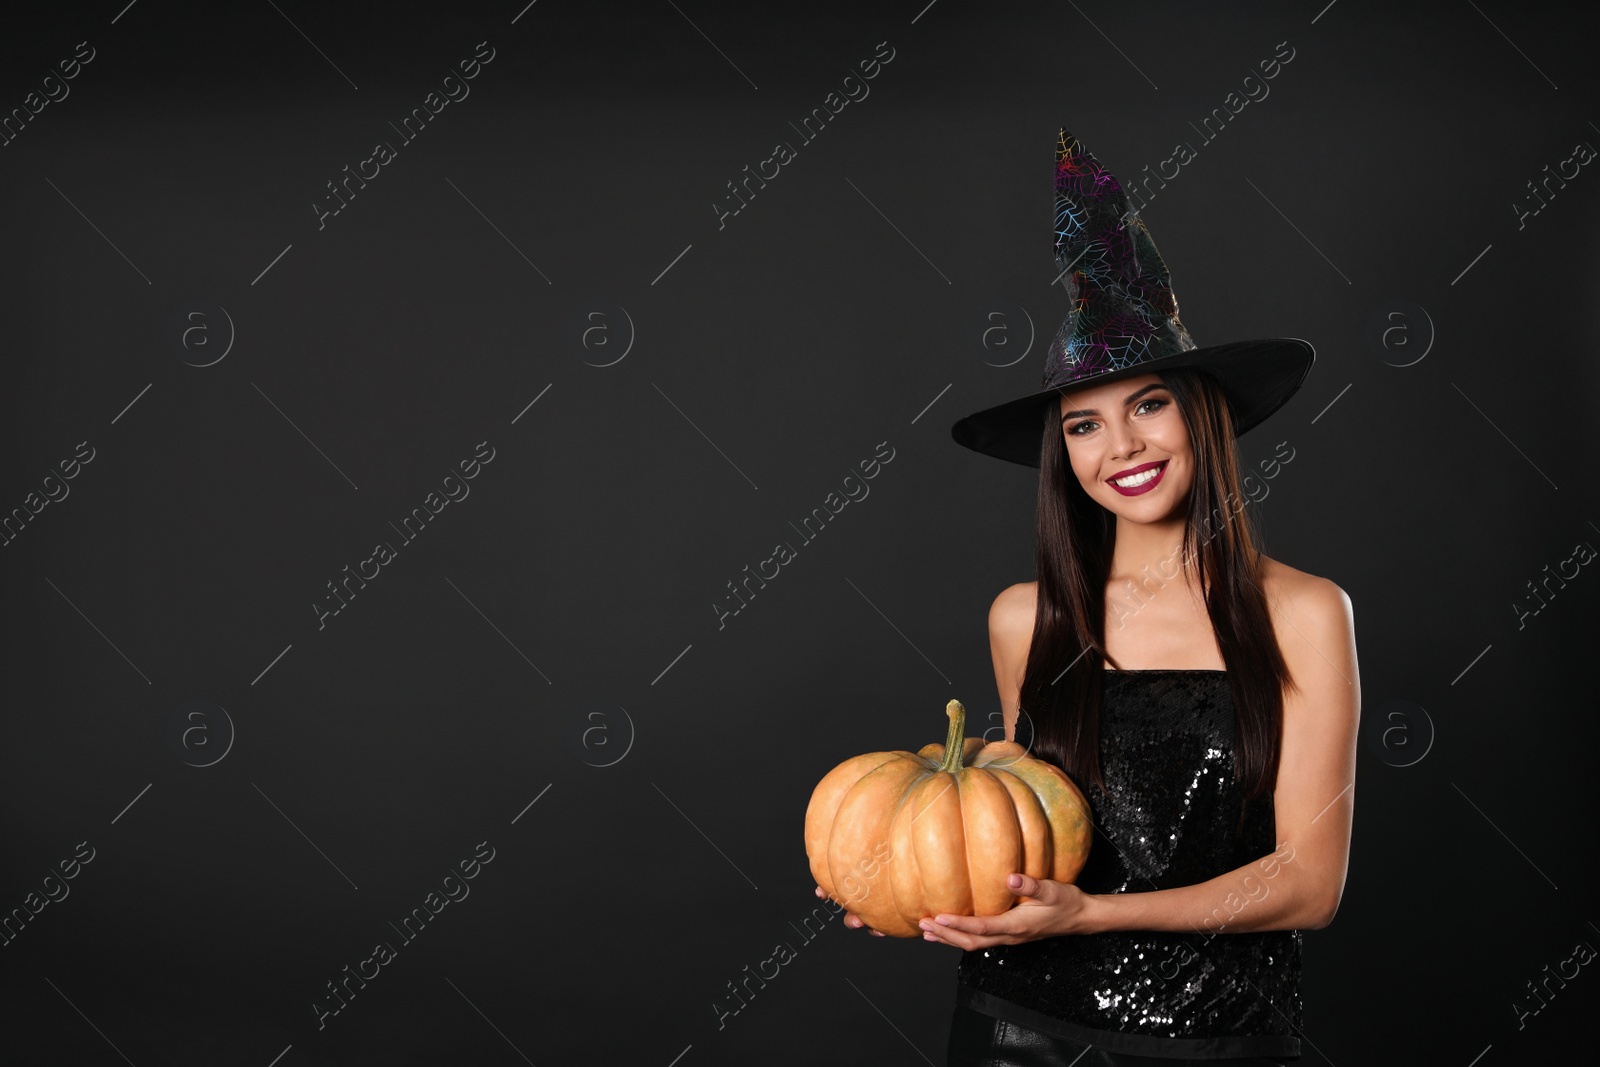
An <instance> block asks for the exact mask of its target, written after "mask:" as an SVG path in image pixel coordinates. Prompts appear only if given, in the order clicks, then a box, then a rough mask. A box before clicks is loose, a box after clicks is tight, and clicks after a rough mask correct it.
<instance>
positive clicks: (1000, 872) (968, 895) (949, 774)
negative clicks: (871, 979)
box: [805, 700, 1093, 937]
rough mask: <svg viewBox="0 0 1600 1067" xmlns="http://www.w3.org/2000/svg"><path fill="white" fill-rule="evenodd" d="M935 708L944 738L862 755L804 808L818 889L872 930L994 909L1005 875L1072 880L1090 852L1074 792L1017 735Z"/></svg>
mask: <svg viewBox="0 0 1600 1067" xmlns="http://www.w3.org/2000/svg"><path fill="white" fill-rule="evenodd" d="M966 714H967V712H966V708H964V707H963V706H962V704H961V702H960V701H959V700H952V701H950V702H949V703H948V704H947V705H945V715H946V716H947V717H948V718H949V720H950V721H949V732H948V734H947V735H946V739H945V743H944V744H942V745H941V744H937V743H935V744H929V745H925V746H923V747H922V748H921V749H920V750H919V751H917V752H907V751H903V750H896V751H893V752H869V753H867V754H866V755H864V756H855V757H852V758H851V759H847V760H845V761H844V762H843V763H841V764H839V765H838V766H837V767H835V768H834V769H833V770H831V771H829V772H828V773H827V775H825V776H824V777H823V779H822V781H821V782H819V783H818V784H817V787H816V789H815V790H814V791H813V792H812V794H811V802H810V803H809V804H808V805H807V806H806V825H805V835H806V855H807V857H808V858H809V859H810V861H811V874H812V877H814V878H815V879H816V882H817V884H818V885H820V886H821V887H822V888H823V890H824V891H826V892H827V894H828V896H829V897H830V898H832V899H833V900H834V901H836V902H837V903H839V904H842V905H844V907H845V908H846V909H847V910H849V911H850V912H852V913H854V914H855V915H857V916H859V917H860V918H861V920H862V921H863V922H865V923H866V924H867V925H868V926H870V927H872V928H873V929H875V930H878V931H881V932H882V933H885V934H888V935H891V936H894V937H916V936H919V935H920V934H921V933H922V931H921V929H920V928H919V927H918V925H917V923H918V922H919V921H920V920H921V919H923V918H924V917H926V916H929V915H937V914H940V913H941V912H944V913H949V914H952V915H979V916H982V915H999V914H1000V913H1002V912H1004V911H1007V910H1008V909H1010V908H1011V907H1012V906H1014V905H1015V904H1016V902H1017V896H1016V895H1015V894H1013V893H1012V892H1011V890H1010V888H1009V887H1008V886H1007V885H1006V878H1007V877H1008V876H1009V875H1010V874H1011V873H1012V872H1013V871H1020V872H1023V873H1025V874H1027V875H1029V876H1031V877H1033V878H1049V879H1052V880H1054V881H1058V882H1071V881H1072V880H1073V879H1074V878H1076V877H1077V876H1078V872H1079V871H1081V870H1082V869H1083V865H1084V863H1085V862H1086V861H1087V860H1088V858H1089V843H1090V840H1091V837H1092V834H1093V824H1092V822H1091V820H1090V817H1089V804H1088V801H1086V800H1085V799H1084V796H1083V793H1082V792H1081V791H1079V789H1078V787H1077V786H1076V785H1074V784H1073V782H1072V779H1070V778H1068V777H1067V776H1066V775H1065V774H1064V773H1062V771H1061V770H1060V769H1059V768H1057V767H1055V766H1053V765H1051V764H1049V763H1046V762H1044V761H1043V760H1037V759H1034V758H1032V757H1030V756H1029V755H1028V754H1027V751H1026V750H1025V749H1024V748H1023V747H1022V746H1021V745H1019V744H1017V743H1016V742H1015V741H993V742H989V743H987V744H986V743H985V742H984V741H983V739H982V738H979V737H964V734H963V731H964V730H965V728H966Z"/></svg>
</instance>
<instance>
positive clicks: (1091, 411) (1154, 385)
mask: <svg viewBox="0 0 1600 1067" xmlns="http://www.w3.org/2000/svg"><path fill="white" fill-rule="evenodd" d="M1166 387H1167V386H1166V383H1165V382H1151V383H1150V384H1149V385H1147V386H1145V387H1144V388H1143V389H1138V390H1135V391H1134V392H1131V393H1129V394H1128V395H1127V396H1126V397H1125V398H1124V399H1123V401H1122V406H1123V407H1127V406H1128V405H1129V404H1131V403H1133V402H1134V401H1135V400H1138V399H1139V398H1140V397H1141V396H1144V394H1146V393H1148V392H1149V391H1150V390H1152V389H1165V388H1166ZM1098 414H1100V412H1099V411H1098V410H1096V409H1095V408H1079V409H1078V410H1077V411H1068V412H1066V413H1064V414H1063V415H1062V416H1061V421H1062V422H1066V421H1067V420H1068V419H1071V418H1076V417H1077V416H1079V415H1098Z"/></svg>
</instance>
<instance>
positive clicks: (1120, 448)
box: [1104, 422, 1144, 462]
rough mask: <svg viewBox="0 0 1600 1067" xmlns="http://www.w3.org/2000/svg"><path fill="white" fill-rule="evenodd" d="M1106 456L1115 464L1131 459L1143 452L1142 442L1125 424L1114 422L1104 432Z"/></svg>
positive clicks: (1132, 429) (1131, 428)
mask: <svg viewBox="0 0 1600 1067" xmlns="http://www.w3.org/2000/svg"><path fill="white" fill-rule="evenodd" d="M1104 432H1105V435H1106V454H1107V456H1108V457H1109V458H1110V459H1112V460H1115V461H1117V462H1121V461H1123V460H1127V459H1132V458H1133V457H1134V456H1137V455H1138V454H1139V453H1141V452H1143V451H1144V441H1143V440H1142V439H1141V438H1140V437H1139V435H1138V434H1137V433H1135V432H1134V428H1133V427H1131V426H1129V425H1127V424H1126V423H1117V422H1114V423H1112V424H1110V425H1108V426H1107V427H1106V428H1105V430H1104Z"/></svg>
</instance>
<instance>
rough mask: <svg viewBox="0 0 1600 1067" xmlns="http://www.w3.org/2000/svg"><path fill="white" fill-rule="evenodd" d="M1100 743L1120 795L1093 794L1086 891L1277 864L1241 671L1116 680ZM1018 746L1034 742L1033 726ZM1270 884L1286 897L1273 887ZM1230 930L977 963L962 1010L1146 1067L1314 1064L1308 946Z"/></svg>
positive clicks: (1038, 945)
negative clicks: (1304, 971)
mask: <svg viewBox="0 0 1600 1067" xmlns="http://www.w3.org/2000/svg"><path fill="white" fill-rule="evenodd" d="M1100 738H1101V740H1100V753H1101V766H1102V771H1103V773H1104V775H1105V778H1106V786H1107V790H1106V792H1104V793H1102V792H1101V791H1100V790H1099V789H1096V788H1094V787H1093V786H1092V784H1091V785H1090V787H1089V788H1085V789H1084V790H1083V792H1084V796H1085V797H1086V798H1087V799H1088V801H1089V807H1090V811H1091V813H1092V815H1093V818H1094V823H1095V827H1094V841H1093V843H1092V845H1091V846H1090V850H1089V859H1088V862H1087V863H1086V864H1085V865H1084V868H1083V871H1082V872H1081V873H1080V874H1079V876H1078V878H1077V880H1076V884H1077V885H1078V886H1079V888H1081V889H1083V890H1084V891H1085V892H1087V893H1139V892H1148V891H1151V890H1156V889H1171V888H1176V887H1179V886H1186V885H1194V884H1195V883H1197V882H1204V881H1207V880H1208V879H1211V878H1214V877H1216V876H1217V875H1219V874H1224V873H1226V872H1228V871H1230V870H1234V869H1235V868H1238V867H1242V866H1244V865H1245V864H1248V863H1252V862H1254V861H1257V860H1260V859H1262V858H1263V857H1265V856H1267V855H1268V854H1270V853H1273V852H1274V851H1275V850H1276V849H1277V842H1276V840H1275V834H1276V825H1275V819H1274V814H1273V806H1272V794H1271V792H1270V791H1268V792H1266V793H1264V794H1263V795H1261V796H1259V797H1257V798H1256V799H1255V800H1254V801H1252V803H1251V804H1250V805H1249V807H1248V809H1247V810H1246V811H1245V813H1244V822H1243V828H1242V830H1241V828H1240V819H1239V814H1240V802H1241V797H1242V792H1241V790H1240V788H1239V786H1238V784H1237V783H1236V782H1235V781H1234V778H1233V765H1232V759H1233V752H1232V749H1233V738H1234V703H1233V698H1232V695H1231V693H1230V691H1229V687H1228V683H1227V673H1226V672H1225V671H1214V670H1150V671H1109V670H1108V671H1106V672H1105V679H1104V682H1103V690H1102V698H1101V711H1100ZM1016 740H1017V742H1018V743H1020V744H1022V745H1023V746H1025V747H1026V746H1028V745H1029V743H1030V742H1031V741H1032V731H1031V727H1030V726H1029V725H1028V721H1027V717H1026V716H1020V717H1019V718H1018V721H1017V731H1016ZM1078 784H1079V785H1080V787H1081V786H1082V785H1083V783H1078ZM1264 870H1266V871H1270V872H1272V873H1274V874H1275V873H1277V871H1278V868H1277V867H1276V866H1271V865H1269V866H1267V867H1266V868H1264ZM1254 877H1255V883H1253V884H1260V885H1263V886H1264V887H1265V891H1266V892H1271V881H1270V878H1268V877H1267V876H1266V875H1265V874H1263V873H1256V874H1255V875H1254ZM1251 896H1252V897H1254V898H1256V899H1264V896H1263V895H1262V894H1261V893H1260V892H1257V891H1255V890H1251ZM1219 903H1220V902H1219ZM1241 905H1242V907H1248V906H1249V903H1247V902H1245V898H1243V897H1235V898H1234V901H1233V905H1232V906H1233V907H1241ZM1242 907H1241V911H1242ZM1228 918H1231V916H1229V914H1228V912H1227V910H1224V911H1223V912H1222V913H1221V914H1220V915H1219V917H1218V919H1217V922H1216V923H1213V924H1210V926H1211V928H1210V929H1208V930H1207V932H1205V933H1198V932H1197V933H1178V932H1166V931H1148V930H1147V931H1135V930H1116V931H1109V932H1105V933H1097V934H1067V935H1064V936H1060V937H1047V938H1041V939H1039V940H1035V941H1025V942H1023V943H1022V944H1020V945H998V946H995V947H993V948H989V949H975V950H972V951H970V952H963V953H962V956H961V963H960V965H959V967H958V968H957V982H956V1002H957V1003H958V1004H963V1005H965V1006H967V1007H970V1008H974V1009H976V1010H978V1011H981V1012H984V1013H985V1014H988V1015H991V1016H995V1017H997V1018H1001V1019H1005V1020H1008V1021H1011V1022H1014V1023H1017V1024H1019V1025H1022V1026H1028V1027H1031V1028H1033V1029H1035V1030H1044V1031H1046V1032H1050V1033H1055V1034H1059V1035H1061V1036H1064V1037H1067V1038H1070V1039H1073V1040H1076V1041H1080V1042H1086V1043H1090V1044H1094V1045H1099V1046H1101V1047H1104V1048H1108V1049H1110V1050H1112V1051H1117V1052H1126V1053H1132V1054H1136V1055H1145V1056H1167V1057H1177V1056H1182V1057H1189V1058H1193V1059H1221V1058H1226V1057H1234V1056H1264V1057H1276V1058H1282V1059H1287V1058H1292V1057H1296V1056H1299V1055H1300V1039H1299V1037H1298V1036H1297V1035H1298V1034H1299V1032H1300V1027H1301V1025H1302V1019H1301V1004H1300V949H1301V933H1300V931H1299V930H1262V931H1247V932H1243V933H1229V932H1227V931H1225V930H1224V931H1221V932H1218V931H1216V929H1215V927H1216V925H1217V924H1218V923H1222V922H1223V921H1225V920H1226V919H1228Z"/></svg>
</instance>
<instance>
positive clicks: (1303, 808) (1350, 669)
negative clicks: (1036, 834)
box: [1073, 579, 1361, 933]
mask: <svg viewBox="0 0 1600 1067" xmlns="http://www.w3.org/2000/svg"><path fill="white" fill-rule="evenodd" d="M1274 607H1275V609H1277V610H1276V611H1275V616H1276V621H1277V622H1278V624H1279V626H1280V627H1281V629H1280V632H1279V644H1280V647H1282V648H1283V650H1284V658H1285V659H1286V660H1287V661H1288V663H1289V669H1290V671H1291V673H1292V674H1293V676H1294V679H1295V681H1296V682H1298V683H1299V689H1298V690H1296V689H1289V690H1288V691H1287V692H1285V694H1284V701H1283V744H1282V749H1281V756H1280V762H1279V767H1278V781H1277V787H1276V789H1275V790H1274V791H1273V806H1274V808H1275V810H1276V814H1277V836H1278V841H1279V848H1278V850H1277V851H1276V852H1274V853H1272V854H1271V855H1269V856H1266V857H1264V858H1262V859H1260V860H1258V861H1256V862H1253V863H1249V864H1246V865H1245V866H1243V867H1239V868H1237V869H1235V870H1232V871H1229V872H1227V873H1226V874H1221V875H1218V876H1217V877H1215V878H1212V879H1210V880H1209V881H1205V882H1201V883H1199V884H1197V885H1192V886H1183V887H1181V888H1178V889H1162V890H1158V891H1155V892H1149V893H1119V894H1107V895H1093V896H1090V897H1088V899H1087V901H1086V905H1085V908H1084V915H1083V916H1082V925H1080V926H1078V927H1077V928H1076V929H1075V930H1074V931H1073V932H1078V933H1084V932H1090V931H1097V930H1180V931H1181V930H1196V931H1204V930H1221V931H1225V932H1228V933H1242V932H1246V931H1251V930H1296V929H1320V928H1321V927H1324V926H1327V925H1328V923H1330V922H1332V921H1333V916H1334V914H1335V912H1337V911H1338V909H1339V900H1340V897H1341V896H1342V895H1343V892H1344V882H1345V873H1346V870H1347V867H1348V864H1349V858H1350V828H1351V821H1352V818H1353V814H1354V811H1355V769H1356V729H1357V724H1358V722H1359V720H1360V703H1361V696H1360V692H1361V691H1360V677H1359V675H1358V673H1357V668H1356V650H1355V628H1354V620H1353V611H1352V608H1351V605H1350V598H1349V597H1348V596H1346V595H1345V593H1344V591H1343V590H1342V589H1340V588H1339V587H1338V586H1336V585H1334V584H1333V583H1332V582H1329V581H1327V580H1325V579H1315V580H1314V581H1311V582H1308V583H1306V588H1304V589H1303V590H1299V591H1297V593H1296V595H1294V596H1293V597H1292V598H1285V602H1284V603H1281V604H1277V605H1274Z"/></svg>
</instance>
